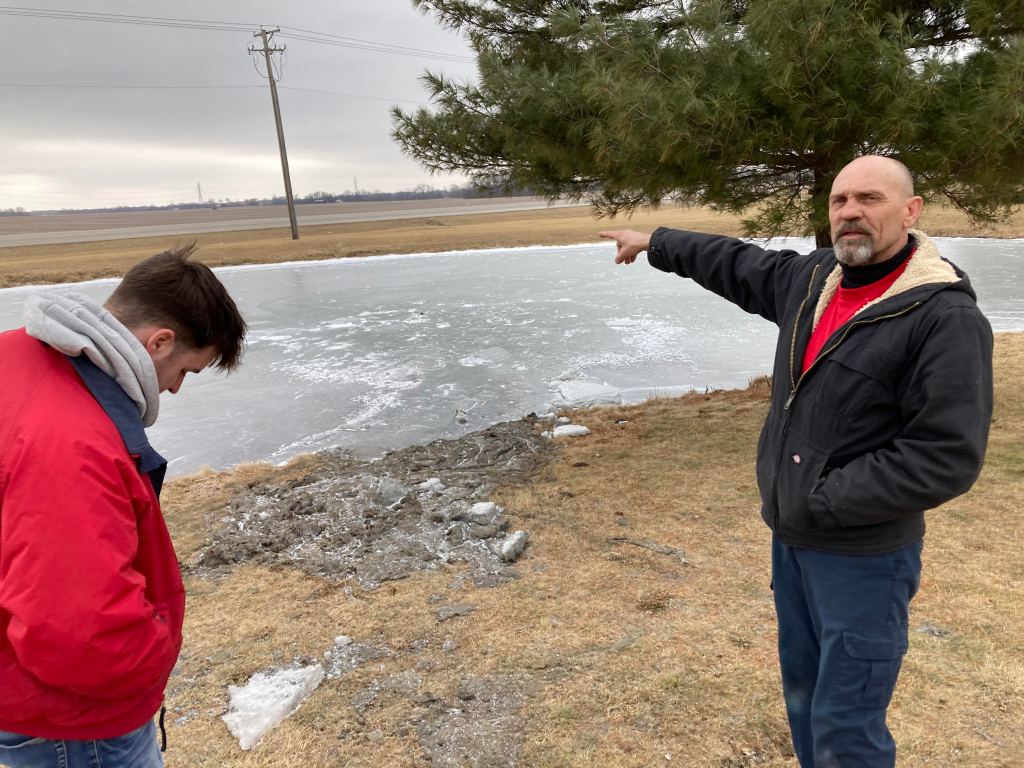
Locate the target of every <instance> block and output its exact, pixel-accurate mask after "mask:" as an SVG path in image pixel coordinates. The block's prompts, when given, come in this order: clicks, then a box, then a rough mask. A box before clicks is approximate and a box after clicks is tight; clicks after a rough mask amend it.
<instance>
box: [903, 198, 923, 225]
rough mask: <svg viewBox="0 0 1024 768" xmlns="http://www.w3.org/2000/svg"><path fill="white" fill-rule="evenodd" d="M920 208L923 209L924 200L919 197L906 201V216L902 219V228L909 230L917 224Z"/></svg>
mask: <svg viewBox="0 0 1024 768" xmlns="http://www.w3.org/2000/svg"><path fill="white" fill-rule="evenodd" d="M922 208H924V200H923V199H922V198H921V197H919V196H917V195H914V196H913V197H911V198H910V199H908V200H907V211H906V213H907V215H906V216H905V217H904V219H903V226H904V227H905V228H906V229H910V228H911V227H913V226H914V225H915V224H917V220H918V219H919V218H920V217H921V209H922Z"/></svg>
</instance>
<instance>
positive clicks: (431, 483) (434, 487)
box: [419, 477, 444, 493]
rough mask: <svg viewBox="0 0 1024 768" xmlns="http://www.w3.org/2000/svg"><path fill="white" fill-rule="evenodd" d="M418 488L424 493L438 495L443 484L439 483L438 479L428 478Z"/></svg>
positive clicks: (439, 479)
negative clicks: (430, 492) (428, 492)
mask: <svg viewBox="0 0 1024 768" xmlns="http://www.w3.org/2000/svg"><path fill="white" fill-rule="evenodd" d="M419 487H420V488H421V489H422V490H424V491H433V492H434V493H440V492H441V491H443V490H444V483H442V482H441V478H440V477H428V478H427V479H426V480H424V481H423V482H422V483H420V485H419Z"/></svg>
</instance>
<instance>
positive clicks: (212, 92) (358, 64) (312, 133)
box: [0, 0, 476, 210]
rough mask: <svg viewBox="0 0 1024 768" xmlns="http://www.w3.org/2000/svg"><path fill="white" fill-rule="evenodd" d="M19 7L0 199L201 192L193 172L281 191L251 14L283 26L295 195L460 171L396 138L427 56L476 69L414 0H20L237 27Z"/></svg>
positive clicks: (411, 181) (3, 86)
mask: <svg viewBox="0 0 1024 768" xmlns="http://www.w3.org/2000/svg"><path fill="white" fill-rule="evenodd" d="M22 1H23V2H24V0H22ZM12 8H15V6H14V5H8V4H6V3H4V2H3V0H0V29H2V30H3V33H4V34H3V36H2V39H3V41H4V45H3V46H2V48H0V62H2V67H0V70H2V71H0V100H2V101H0V103H2V105H3V107H2V110H0V209H2V208H13V207H17V206H22V207H24V208H26V209H28V210H41V209H49V208H72V207H76V208H77V207H103V206H111V205H118V204H128V205H145V204H163V203H169V202H172V201H173V202H183V201H195V200H196V199H197V190H196V184H197V183H200V184H201V185H202V194H203V197H204V198H205V199H207V200H209V199H220V198H232V199H243V198H247V197H268V196H271V195H274V194H283V184H282V180H281V166H280V160H279V156H278V150H277V139H276V133H275V130H274V117H273V110H272V107H271V100H270V92H269V90H268V88H267V87H266V81H265V79H264V78H262V77H261V76H260V74H258V73H257V71H256V69H255V68H254V58H253V57H251V56H250V55H249V53H248V52H247V47H248V46H249V44H250V43H253V42H255V40H254V38H253V37H252V33H251V32H250V31H249V30H250V29H251V30H252V31H257V30H258V28H259V26H260V25H264V26H266V27H268V28H273V27H277V26H280V27H282V33H281V34H280V35H279V36H278V37H276V38H275V41H274V43H275V44H277V45H282V44H283V45H286V46H287V49H288V50H287V53H286V54H285V57H284V62H283V63H284V69H283V77H282V79H281V81H280V92H279V95H280V100H281V111H282V118H283V122H284V129H285V138H286V141H287V145H288V159H289V163H290V165H291V175H292V187H293V189H294V191H295V194H296V195H298V196H301V195H305V194H308V193H310V192H314V191H317V190H323V191H327V192H342V191H345V190H351V189H353V186H354V185H355V184H356V182H355V181H354V179H358V187H359V189H361V190H373V189H380V190H384V191H394V190H398V189H404V188H410V187H414V186H416V185H417V184H421V183H427V184H432V185H434V186H442V187H443V186H448V185H449V184H451V183H453V182H461V181H463V179H462V178H461V177H452V176H430V175H429V174H427V172H426V171H424V170H423V169H422V168H420V167H419V166H418V165H417V164H416V163H415V162H414V161H413V160H411V159H410V158H407V157H406V156H404V155H403V154H402V153H401V152H400V151H399V150H398V147H397V146H396V145H395V143H394V142H393V141H392V140H391V138H390V133H391V119H390V114H389V110H390V108H391V107H392V106H393V105H396V104H397V105H401V106H404V107H406V108H414V107H416V106H417V102H425V101H426V93H425V91H424V88H423V85H422V84H421V83H420V81H419V78H420V77H421V75H422V74H423V73H424V71H426V70H427V69H429V70H431V71H435V72H443V73H445V74H448V75H450V76H454V77H457V78H460V79H472V78H473V77H474V76H475V72H476V68H475V65H474V63H473V59H472V52H471V50H470V48H469V46H468V44H467V43H466V42H465V41H464V40H463V39H462V38H461V37H460V36H459V35H457V34H455V33H452V32H449V31H447V30H445V29H443V28H442V27H441V26H440V24H438V22H437V20H436V19H435V18H433V17H430V16H423V15H421V14H420V13H419V12H417V11H415V10H414V9H413V7H412V3H411V2H410V0H333V1H331V2H328V1H327V0H301V1H299V0H295V2H291V3H284V2H265V1H264V0H255V1H251V0H246V1H245V2H242V1H241V0H177V2H174V3H167V2H154V1H153V0H94V1H93V2H88V1H86V2H73V1H72V0H44V1H43V2H41V3H38V4H28V5H23V6H17V8H21V9H29V10H30V11H31V12H42V11H44V10H46V11H53V10H57V11H62V10H63V11H74V12H78V13H82V12H93V13H104V14H125V15H134V16H149V17H159V18H163V19H167V18H172V19H179V20H190V21H201V22H229V24H227V26H231V27H233V26H235V25H244V29H239V30H237V31H232V30H229V31H220V30H216V31H215V30H209V29H188V28H177V27H166V26H142V25H134V24H123V23H106V22H95V21H80V20H66V19H57V18H39V17H32V16H12V15H6V14H5V13H4V12H5V11H10V10H11V9H12ZM285 27H290V28H291V29H284V28H285ZM296 30H308V31H311V32H316V33H320V34H321V35H334V36H338V37H345V38H351V39H354V40H357V41H367V42H369V43H372V44H383V45H388V46H401V47H405V48H414V49H417V50H418V51H429V52H437V53H439V54H442V55H445V56H448V57H450V58H453V59H454V60H447V59H439V58H432V57H430V56H428V55H426V54H422V53H414V54H413V55H401V54H398V53H386V52H381V51H379V50H365V49H361V48H357V47H352V45H351V44H348V43H346V41H344V40H338V39H331V42H333V43H334V44H329V45H325V44H320V43H315V42H310V41H307V40H300V39H294V38H292V39H288V38H286V37H285V36H284V35H304V36H308V32H298V31H296ZM358 44H362V43H358ZM370 47H373V46H370ZM260 65H261V66H262V64H260ZM73 86H104V87H73ZM108 86H121V87H118V88H114V87H108ZM125 86H136V87H131V88H129V87H125ZM169 86H175V87H169ZM179 86H188V87H187V88H182V87H179ZM213 86H218V87H213ZM219 86H231V87H219ZM239 86H243V87H239ZM254 86H255V87H254ZM295 89H305V90H295ZM310 91H328V92H331V93H311V92H310ZM338 94H341V95H338Z"/></svg>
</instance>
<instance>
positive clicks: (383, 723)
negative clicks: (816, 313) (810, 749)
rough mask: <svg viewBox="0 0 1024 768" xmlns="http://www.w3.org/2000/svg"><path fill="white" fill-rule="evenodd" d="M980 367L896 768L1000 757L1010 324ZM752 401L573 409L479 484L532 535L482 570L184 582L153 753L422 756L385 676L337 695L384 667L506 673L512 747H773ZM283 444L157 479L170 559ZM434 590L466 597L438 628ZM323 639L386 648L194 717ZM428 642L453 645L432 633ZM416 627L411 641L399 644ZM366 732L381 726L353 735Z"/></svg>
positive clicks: (701, 398) (672, 752)
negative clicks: (972, 432) (229, 463)
mask: <svg viewBox="0 0 1024 768" xmlns="http://www.w3.org/2000/svg"><path fill="white" fill-rule="evenodd" d="M996 373H997V379H996V386H997V392H996V414H995V421H994V424H993V431H992V439H991V444H990V449H989V457H988V461H987V464H986V468H985V470H984V472H983V474H982V477H981V479H980V480H979V482H978V484H977V485H976V487H975V489H974V490H973V491H972V492H971V493H969V494H968V495H966V496H964V497H962V498H960V499H957V500H954V501H953V502H951V503H950V504H948V505H946V506H945V507H943V508H941V509H939V510H936V511H934V512H932V513H930V515H929V521H930V522H929V525H930V527H929V532H928V537H927V545H926V548H925V570H924V578H923V581H922V587H921V592H920V594H919V596H918V597H917V599H916V600H915V601H914V603H913V606H912V611H911V626H912V628H913V629H919V628H921V627H922V626H924V625H928V626H930V627H934V628H937V629H940V630H942V631H944V632H947V633H948V634H947V635H945V636H943V637H938V636H935V635H934V634H929V633H923V632H918V631H912V632H911V650H910V653H909V655H908V657H907V659H906V662H905V665H904V672H903V674H902V676H901V682H900V686H899V689H898V691H897V695H896V698H895V700H894V703H893V706H892V708H891V717H890V723H891V726H892V728H893V731H894V733H895V735H896V738H897V740H898V743H899V744H900V748H901V763H900V764H901V766H904V768H917V767H918V766H943V768H946V767H949V766H972V767H973V766H978V767H980V766H985V767H986V768H988V767H989V766H1018V765H1024V758H1022V755H1024V737H1022V734H1021V731H1020V723H1022V722H1024V651H1022V646H1021V641H1020V638H1022V637H1024V612H1022V610H1021V605H1020V594H1021V589H1022V580H1024V555H1022V554H1021V551H1020V542H1021V541H1022V540H1024V538H1022V533H1024V531H1022V523H1021V517H1020V514H1019V498H1020V489H1021V487H1022V482H1024V397H1022V396H1021V392H1020V388H1019V382H1020V381H1021V379H1022V377H1024V335H1012V334H1011V335H1001V336H1000V337H999V338H998V341H997V347H996ZM766 408H767V399H766V391H765V389H764V385H763V384H761V385H755V386H753V387H752V388H750V389H748V390H747V391H743V392H718V393H711V394H707V395H704V394H694V395H689V396H686V397H683V398H679V399H672V400H660V401H655V402H652V403H649V404H646V405H643V406H637V407H630V408H613V409H596V410H592V411H583V412H577V413H575V414H573V415H574V417H575V419H576V420H577V421H578V422H580V423H584V424H587V425H588V426H589V427H590V428H591V429H592V430H593V433H592V435H590V436H589V437H586V438H582V439H578V440H574V441H571V442H567V443H566V444H565V447H564V450H563V451H562V453H561V455H560V457H559V458H558V459H557V460H556V462H555V463H554V464H553V465H552V466H551V467H550V469H549V470H548V472H547V473H546V474H545V476H543V477H540V478H538V480H537V482H536V483H535V484H533V485H531V486H527V487H519V488H506V489H503V490H502V491H501V493H500V498H499V500H500V502H501V503H503V504H504V505H505V506H506V507H507V508H508V510H509V511H510V513H511V515H512V516H513V525H514V526H515V527H521V528H525V529H527V530H529V531H530V533H531V542H532V543H531V545H530V548H529V549H528V551H527V556H526V557H525V558H524V559H523V560H522V561H521V562H520V564H519V565H518V566H517V567H518V570H519V573H520V574H521V578H519V579H518V580H516V581H514V582H512V583H510V584H507V585H504V586H502V587H499V588H495V589H475V590H474V589H471V590H468V591H466V592H462V593H459V594H452V592H451V590H450V589H449V588H448V585H449V583H450V582H451V580H452V574H453V571H452V569H445V570H443V571H439V572H433V573H427V574H420V575H416V576H414V577H412V578H409V579H407V580H404V581H401V582H396V583H393V584H390V585H386V586H384V587H382V588H380V589H378V590H375V591H373V592H363V591H361V590H359V589H357V588H350V587H347V586H345V585H338V584H332V583H327V582H323V581H319V580H317V579H314V578H311V577H308V576H304V575H301V574H299V573H298V572H295V571H293V570H290V569H278V570H270V569H261V568H255V567H249V566H247V567H242V568H239V569H237V570H235V571H233V572H232V573H230V574H229V575H227V576H225V577H221V578H219V579H212V578H198V577H194V576H192V577H189V579H188V589H189V613H188V618H187V620H186V637H185V647H184V652H183V663H182V669H181V672H180V674H179V675H177V676H176V677H175V678H174V679H172V684H171V689H170V693H169V696H168V701H167V704H168V706H169V707H170V708H172V714H171V716H170V717H169V718H168V720H169V722H172V723H173V721H174V720H175V718H177V717H180V716H181V715H182V714H184V713H188V712H194V713H195V714H194V715H193V716H192V717H191V719H189V720H188V722H186V723H184V724H182V725H177V726H174V725H172V728H171V751H170V752H169V753H168V765H169V766H171V767H172V768H173V766H184V765H208V766H243V765H244V766H292V765H294V766H327V765H337V764H345V765H350V766H389V768H390V767H391V766H418V765H424V764H425V762H424V758H423V755H422V752H421V750H420V748H419V746H418V744H417V743H416V740H415V732H414V724H413V721H414V720H415V717H416V709H417V704H416V703H415V702H413V701H411V699H410V697H409V696H408V695H407V694H403V693H399V692H397V691H385V692H383V693H382V694H381V696H380V697H379V698H378V700H377V702H376V703H375V704H374V705H372V706H370V707H369V708H368V709H367V710H366V711H365V712H364V713H360V712H358V711H357V710H356V709H354V708H353V707H352V703H351V702H352V697H353V696H354V695H356V694H358V693H360V692H361V691H363V690H365V689H366V688H367V687H368V686H369V685H370V684H371V683H372V681H374V680H380V679H384V678H387V677H389V676H392V675H397V674H401V673H405V672H409V673H412V674H414V675H415V676H416V678H417V679H418V683H417V684H416V686H415V687H416V691H418V692H420V693H425V692H427V691H429V692H431V693H433V694H434V695H436V696H439V697H440V698H441V699H442V700H445V701H447V702H450V705H451V706H457V705H458V704H459V701H458V698H457V695H456V692H457V688H458V684H459V681H460V680H462V679H464V678H466V677H472V676H479V675H497V676H502V677H505V678H508V679H511V680H515V681H517V682H518V683H519V684H522V685H524V686H526V688H527V689H528V690H529V691H530V696H529V698H528V701H527V703H526V705H525V706H524V707H523V709H522V710H521V711H520V714H521V715H522V716H523V717H524V718H525V722H526V741H525V746H524V752H523V755H522V759H521V764H522V765H526V766H552V767H554V766H590V765H601V766H616V767H617V768H618V767H619V766H623V767H628V766H651V765H670V764H673V765H684V766H709V767H711V766H714V767H715V768H740V767H741V766H755V765H756V766H793V765H795V762H794V761H793V759H792V757H791V756H789V748H788V734H787V730H786V725H785V717H784V712H783V708H782V700H781V694H780V691H779V681H778V672H777V667H776V660H775V649H774V644H775V628H774V615H773V609H772V604H771V593H770V591H769V589H768V580H769V552H768V532H767V530H766V529H765V527H764V525H763V524H762V523H761V521H760V518H759V515H758V501H757V491H756V488H755V484H754V472H753V454H754V447H755V442H756V437H757V431H758V428H759V425H760V422H761V420H762V418H763V417H764V413H765V410H766ZM617 419H627V420H628V423H626V424H623V425H619V424H616V420H617ZM304 461H308V460H303V461H300V462H299V463H297V464H296V465H294V466H292V467H290V468H287V469H285V470H272V469H270V468H268V467H261V466H253V467H247V468H243V469H241V470H239V471H237V472H236V473H234V474H232V475H218V474H214V473H206V474H200V475H197V476H193V477H190V478H185V479H182V480H178V481H175V482H174V483H172V484H171V485H170V488H169V491H168V495H167V497H166V506H167V516H168V520H169V523H170V525H171V527H172V534H173V535H174V536H175V539H176V541H178V542H179V545H180V547H179V548H180V552H181V554H182V557H183V559H185V560H186V561H187V560H188V559H189V557H190V556H191V555H192V554H193V553H194V551H195V549H196V548H197V547H198V546H200V545H201V542H202V540H203V535H204V534H203V525H204V524H203V521H204V520H205V519H206V518H208V517H209V516H211V515H212V516H215V515H216V510H217V508H218V506H219V504H220V503H221V502H222V501H223V500H224V499H225V498H226V497H227V496H228V495H229V494H230V493H231V491H232V488H237V487H241V486H243V485H245V484H247V483H249V482H256V481H259V480H261V479H266V478H268V477H271V476H275V475H278V476H280V477H281V478H286V477H287V476H289V475H294V474H296V473H302V472H303V471H304V467H305V466H306V465H305V464H304V463H303V462H304ZM622 538H627V539H630V540H632V541H634V542H639V543H649V542H653V543H656V544H660V545H668V546H671V547H675V548H677V549H679V550H682V551H683V552H684V553H685V556H686V559H687V560H688V563H683V562H681V561H680V559H679V558H678V557H675V556H672V555H663V554H658V553H656V552H654V551H651V550H650V549H647V548H644V547H641V546H636V545H635V544H631V543H624V542H621V541H615V540H613V539H622ZM436 594H442V595H446V596H447V597H448V599H449V600H450V601H451V602H468V603H472V604H474V605H475V606H476V611H475V612H474V613H473V614H471V615H470V616H466V617H462V618H459V619H456V620H453V621H450V622H447V623H445V624H438V623H437V621H436V618H435V615H434V611H435V610H436V604H435V603H433V602H432V601H431V599H430V598H431V595H436ZM338 634H348V635H350V636H352V637H353V638H355V639H356V640H357V642H368V643H370V644H374V645H379V646H384V645H386V646H388V647H390V648H392V649H394V650H396V651H398V653H397V655H395V656H393V657H391V658H388V659H384V660H381V661H380V662H374V663H372V664H368V665H365V666H363V667H360V668H358V669H357V670H355V671H354V672H352V673H350V674H348V675H345V676H342V677H341V678H338V679H337V680H333V681H328V682H326V683H325V684H324V685H322V686H321V688H320V689H319V690H318V691H317V693H316V694H315V696H314V697H313V698H312V699H310V700H309V701H308V702H307V703H306V704H305V705H304V706H303V707H302V709H300V710H299V712H298V713H297V714H296V715H295V716H294V717H292V718H291V719H290V720H288V721H286V722H285V723H284V724H282V725H281V726H279V727H278V728H277V729H275V730H274V731H272V732H271V733H270V734H269V735H268V736H267V738H266V739H265V740H264V742H263V743H262V744H260V745H259V746H258V747H257V748H256V750H254V751H253V752H252V753H249V754H243V753H241V752H240V751H239V750H238V748H237V742H234V741H233V740H232V739H231V738H230V736H229V735H228V733H227V730H226V728H225V727H224V725H223V724H222V723H221V721H220V720H219V717H218V715H219V714H220V713H221V712H222V711H223V707H224V706H225V703H226V699H227V697H226V691H225V685H227V684H228V683H238V682H241V681H244V680H245V679H246V678H247V677H248V676H249V675H251V674H252V673H254V672H256V671H258V670H259V669H262V668H265V667H267V666H271V665H273V664H275V663H278V664H279V663H282V662H285V661H288V660H291V659H292V657H293V656H296V655H300V656H308V657H316V656H318V655H319V654H321V653H322V652H323V651H324V650H325V649H326V648H327V647H329V646H330V644H331V642H332V640H333V638H334V636H335V635H338ZM446 639H447V640H452V641H454V642H455V643H456V644H457V650H456V651H455V652H445V651H444V650H442V642H443V641H444V640H446ZM420 640H427V641H428V644H427V646H426V648H425V649H424V650H422V651H419V652H414V651H413V649H414V648H415V647H416V646H415V642H416V641H420ZM183 683H186V684H183ZM174 710H177V711H174ZM378 730H379V731H380V732H381V734H382V735H383V738H380V739H373V740H371V739H370V738H369V734H370V733H371V732H373V731H378ZM669 756H670V757H671V761H670V760H669Z"/></svg>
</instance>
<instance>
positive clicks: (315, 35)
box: [0, 5, 475, 62]
mask: <svg viewBox="0 0 1024 768" xmlns="http://www.w3.org/2000/svg"><path fill="white" fill-rule="evenodd" d="M0 16H23V17H31V18H40V19H63V20H65V21H93V22H99V23H105V24H131V25H136V26H150V27H171V28H177V29H194V30H205V31H211V32H247V33H251V32H252V30H253V28H256V27H258V26H259V25H257V24H247V23H242V22H234V21H204V20H201V19H178V18H173V17H162V16H134V15H129V14H123V13H99V12H91V11H66V10H55V9H49V8H25V7H21V6H7V5H4V6H0ZM283 29H292V30H294V31H295V32H297V33H299V34H291V33H281V34H280V36H281V37H282V38H289V39H292V40H302V41H304V42H311V43H319V44H322V45H332V46H336V47H341V48H354V49H356V50H364V51H374V52H377V53H391V54H395V55H400V56H416V57H419V58H428V59H437V60H440V61H450V62H472V61H474V60H475V59H473V57H471V56H461V55H458V54H449V53H444V52H442V51H429V50H426V49H422V48H412V47H409V46H404V45H395V44H392V43H381V42H376V41H373V40H363V39H360V38H356V37H343V36H341V35H331V34H328V33H324V32H315V31H312V30H307V29H301V28H299V27H283Z"/></svg>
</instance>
